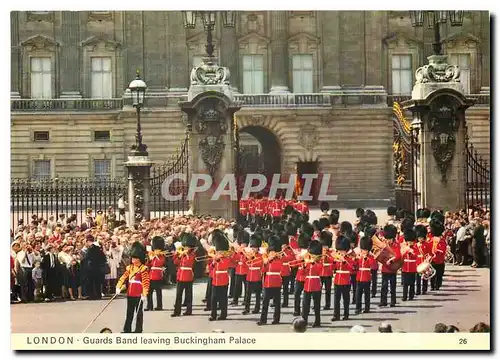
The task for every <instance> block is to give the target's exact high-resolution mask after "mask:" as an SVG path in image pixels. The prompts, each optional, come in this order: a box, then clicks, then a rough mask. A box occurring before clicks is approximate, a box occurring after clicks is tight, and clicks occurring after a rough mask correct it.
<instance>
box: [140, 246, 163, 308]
mask: <svg viewBox="0 0 500 360" xmlns="http://www.w3.org/2000/svg"><path fill="white" fill-rule="evenodd" d="M151 243H152V251H151V252H150V253H149V261H148V264H147V266H148V268H149V280H150V284H151V285H150V288H149V292H148V303H147V306H146V309H144V311H152V310H153V292H156V308H155V310H162V309H163V297H162V280H163V272H164V271H165V263H166V258H165V239H163V237H161V236H155V237H153V239H152V241H151Z"/></svg>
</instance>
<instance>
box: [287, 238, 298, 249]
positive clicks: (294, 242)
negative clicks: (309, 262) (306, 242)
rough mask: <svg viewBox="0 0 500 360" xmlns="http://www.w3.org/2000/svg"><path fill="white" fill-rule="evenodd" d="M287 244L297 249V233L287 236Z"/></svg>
mask: <svg viewBox="0 0 500 360" xmlns="http://www.w3.org/2000/svg"><path fill="white" fill-rule="evenodd" d="M288 245H289V246H290V247H291V248H292V249H294V250H298V249H299V243H298V242H297V235H295V236H289V237H288Z"/></svg>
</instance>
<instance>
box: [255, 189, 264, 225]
mask: <svg viewBox="0 0 500 360" xmlns="http://www.w3.org/2000/svg"><path fill="white" fill-rule="evenodd" d="M264 210H265V200H264V199H263V198H262V197H261V195H259V196H258V198H257V200H256V201H255V220H256V221H258V220H257V219H260V218H263V217H264Z"/></svg>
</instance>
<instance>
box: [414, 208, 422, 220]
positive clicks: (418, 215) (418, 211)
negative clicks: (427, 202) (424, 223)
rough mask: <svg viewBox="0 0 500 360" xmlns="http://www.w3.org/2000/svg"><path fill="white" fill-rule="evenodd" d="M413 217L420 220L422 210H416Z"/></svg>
mask: <svg viewBox="0 0 500 360" xmlns="http://www.w3.org/2000/svg"><path fill="white" fill-rule="evenodd" d="M415 216H416V217H417V219H422V218H423V217H424V215H423V212H422V209H417V211H416V212H415Z"/></svg>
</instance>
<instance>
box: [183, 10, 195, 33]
mask: <svg viewBox="0 0 500 360" xmlns="http://www.w3.org/2000/svg"><path fill="white" fill-rule="evenodd" d="M182 16H183V17H184V27H185V28H186V29H194V28H195V27H196V11H183V12H182Z"/></svg>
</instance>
